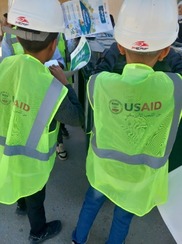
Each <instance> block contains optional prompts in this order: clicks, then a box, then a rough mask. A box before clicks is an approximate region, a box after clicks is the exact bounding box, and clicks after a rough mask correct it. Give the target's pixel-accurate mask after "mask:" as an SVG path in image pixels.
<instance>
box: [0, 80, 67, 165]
mask: <svg viewBox="0 0 182 244" xmlns="http://www.w3.org/2000/svg"><path fill="white" fill-rule="evenodd" d="M62 88H63V85H62V84H61V83H60V82H58V80H57V79H56V78H54V79H53V80H52V83H51V85H50V87H49V89H48V91H47V93H46V95H45V98H44V101H43V102H42V105H41V107H40V109H39V112H38V115H37V118H36V120H35V122H34V125H33V127H32V130H31V132H30V135H29V138H28V140H27V142H26V145H25V146H18V145H16V146H9V145H6V144H5V142H6V138H5V137H2V136H0V145H2V146H4V154H5V155H7V156H14V155H25V156H28V157H32V158H36V159H39V160H42V161H47V160H48V159H49V157H50V156H51V155H52V154H53V153H54V151H55V147H56V142H55V146H54V147H53V148H50V150H49V152H47V153H42V152H39V151H37V150H36V148H37V145H38V143H39V140H40V137H41V135H42V132H43V130H44V128H45V126H46V124H47V121H48V119H49V117H50V115H51V113H52V111H53V109H54V107H55V105H56V103H57V99H58V98H59V95H60V93H61V91H62ZM52 94H54V96H52ZM50 97H51V99H50ZM39 121H42V123H41V124H40V122H39Z"/></svg>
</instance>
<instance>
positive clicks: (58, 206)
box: [0, 126, 180, 244]
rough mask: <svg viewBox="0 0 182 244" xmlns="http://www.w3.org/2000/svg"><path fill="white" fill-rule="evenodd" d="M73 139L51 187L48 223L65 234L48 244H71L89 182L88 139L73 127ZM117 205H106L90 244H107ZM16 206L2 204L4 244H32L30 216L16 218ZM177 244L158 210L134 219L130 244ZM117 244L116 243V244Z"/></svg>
mask: <svg viewBox="0 0 182 244" xmlns="http://www.w3.org/2000/svg"><path fill="white" fill-rule="evenodd" d="M67 129H68V130H69V133H70V138H69V139H67V140H66V139H65V140H64V145H65V148H66V150H67V151H68V154H69V158H68V159H67V160H66V161H60V160H59V159H58V158H56V160H55V166H54V169H53V171H52V173H51V176H50V179H49V181H48V184H47V191H46V192H47V194H46V200H45V209H46V217H47V221H51V220H54V219H60V220H61V221H62V225H63V227H62V231H61V232H60V234H59V235H58V236H56V237H54V238H53V239H50V240H47V241H46V242H45V243H46V244H71V233H72V231H73V229H74V227H75V225H76V222H77V218H78V215H79V211H80V208H81V205H82V202H83V198H84V194H85V191H86V190H87V187H88V182H87V179H86V175H85V157H86V138H85V133H84V132H83V130H82V129H81V128H78V127H69V126H67ZM113 207H114V206H113V204H112V203H111V202H109V201H108V202H106V203H105V204H104V206H103V207H102V209H101V211H100V212H99V214H98V216H97V218H96V220H95V222H94V224H93V227H92V229H91V233H90V237H89V240H88V244H104V243H105V241H106V239H107V235H108V232H109V228H110V224H111V220H112V211H113ZM15 209H16V204H13V205H3V204H0V244H28V243H29V242H28V235H29V230H30V228H29V222H28V219H27V217H26V216H17V215H16V214H15ZM154 243H155V244H175V243H176V242H175V241H174V239H173V237H172V235H171V234H170V232H169V230H168V229H167V227H166V225H165V223H164V222H163V220H162V218H161V216H160V214H159V212H158V209H157V208H154V209H153V210H152V211H151V212H150V213H149V214H147V215H146V216H144V217H134V219H133V221H132V224H131V227H130V231H129V234H128V236H127V239H126V244H154ZM113 244H114V243H113ZM178 244H180V243H178Z"/></svg>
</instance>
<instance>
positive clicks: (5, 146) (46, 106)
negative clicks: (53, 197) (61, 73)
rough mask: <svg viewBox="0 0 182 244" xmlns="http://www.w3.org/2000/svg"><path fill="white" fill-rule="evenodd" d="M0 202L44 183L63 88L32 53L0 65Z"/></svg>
mask: <svg viewBox="0 0 182 244" xmlns="http://www.w3.org/2000/svg"><path fill="white" fill-rule="evenodd" d="M0 73H1V76H0V111H1V116H0V202H1V203H5V204H12V203H14V202H16V201H17V200H18V199H19V198H21V197H25V196H29V195H32V194H34V193H36V192H37V191H39V190H41V189H42V188H43V187H44V185H45V184H46V182H47V180H48V178H49V174H50V172H51V170H52V167H53V165H54V161H55V156H56V154H55V149H56V142H57V133H58V128H59V126H56V127H55V128H54V129H53V131H50V130H49V127H50V124H51V122H52V120H53V118H54V116H55V113H56V111H57V110H58V108H59V106H60V104H61V102H62V100H63V99H64V97H65V96H66V94H67V88H66V87H65V86H63V85H62V84H61V82H59V81H58V80H57V79H55V78H54V77H53V76H52V75H51V73H50V71H49V69H48V68H47V67H45V66H44V65H43V64H42V63H41V62H39V61H38V60H37V59H35V58H33V57H32V56H29V55H25V54H20V55H14V56H11V57H7V58H6V59H4V60H3V61H2V63H1V64H0Z"/></svg>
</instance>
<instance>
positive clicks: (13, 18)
mask: <svg viewBox="0 0 182 244" xmlns="http://www.w3.org/2000/svg"><path fill="white" fill-rule="evenodd" d="M10 2H11V4H10V8H9V12H8V23H10V24H12V25H15V26H19V27H22V28H26V29H31V30H36V31H41V32H64V19H63V12H62V8H61V5H60V2H59V1H58V0H10Z"/></svg>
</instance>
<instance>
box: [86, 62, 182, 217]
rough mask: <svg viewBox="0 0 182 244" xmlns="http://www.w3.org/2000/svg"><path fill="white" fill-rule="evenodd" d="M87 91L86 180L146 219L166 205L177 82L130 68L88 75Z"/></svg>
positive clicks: (180, 102)
mask: <svg viewBox="0 0 182 244" xmlns="http://www.w3.org/2000/svg"><path fill="white" fill-rule="evenodd" d="M173 76H174V77H173ZM171 78H172V79H171ZM87 91H88V98H89V101H90V104H91V106H92V109H93V114H94V127H93V130H92V132H91V138H90V145H89V151H88V156H87V161H86V172H87V177H88V180H89V182H90V184H91V185H92V186H93V187H94V188H96V189H97V190H98V191H100V192H102V193H103V194H104V195H106V196H107V197H108V198H109V199H110V200H111V201H112V202H114V203H115V204H116V205H118V206H120V207H121V208H123V209H125V210H127V211H129V212H132V213H134V214H136V215H138V216H142V215H145V214H146V213H148V212H149V211H150V210H151V209H152V208H153V207H154V206H156V205H160V204H163V203H165V202H166V200H167V194H168V157H169V154H170V152H171V149H172V146H173V143H174V140H175V136H176V132H177V127H178V123H179V118H180V112H181V108H182V95H181V94H182V80H181V77H179V76H178V75H176V74H170V77H169V76H168V75H167V74H165V73H163V72H154V71H153V69H152V68H150V67H148V66H146V65H140V64H128V65H126V66H125V68H124V71H123V74H122V75H119V74H114V73H108V72H102V73H100V74H98V75H95V76H92V77H91V79H90V80H89V82H88V86H87Z"/></svg>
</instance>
